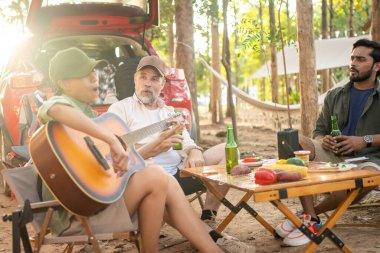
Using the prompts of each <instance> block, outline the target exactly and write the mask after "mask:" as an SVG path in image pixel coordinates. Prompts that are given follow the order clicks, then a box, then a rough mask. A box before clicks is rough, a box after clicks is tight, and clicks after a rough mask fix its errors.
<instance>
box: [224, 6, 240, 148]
mask: <svg viewBox="0 0 380 253" xmlns="http://www.w3.org/2000/svg"><path fill="white" fill-rule="evenodd" d="M228 1H229V0H223V27H224V29H223V51H222V62H223V66H224V68H225V70H226V73H227V102H228V103H229V106H230V112H231V119H232V125H233V128H234V136H235V140H236V142H239V141H238V135H237V127H236V115H235V105H234V103H233V99H232V83H231V64H230V46H229V39H228V29H227V7H228ZM228 103H227V106H228Z"/></svg>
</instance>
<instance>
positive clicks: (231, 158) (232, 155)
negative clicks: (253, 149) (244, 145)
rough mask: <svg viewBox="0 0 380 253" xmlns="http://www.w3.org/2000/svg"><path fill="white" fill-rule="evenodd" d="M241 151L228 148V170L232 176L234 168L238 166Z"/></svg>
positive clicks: (235, 148)
mask: <svg viewBox="0 0 380 253" xmlns="http://www.w3.org/2000/svg"><path fill="white" fill-rule="evenodd" d="M238 161H239V151H238V148H237V147H226V169H227V173H228V174H231V172H232V168H233V167H234V166H235V165H237V164H238Z"/></svg>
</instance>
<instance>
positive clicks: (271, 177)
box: [255, 168, 277, 185]
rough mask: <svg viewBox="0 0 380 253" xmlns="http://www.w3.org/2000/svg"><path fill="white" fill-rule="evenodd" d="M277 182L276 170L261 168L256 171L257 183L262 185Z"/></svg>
mask: <svg viewBox="0 0 380 253" xmlns="http://www.w3.org/2000/svg"><path fill="white" fill-rule="evenodd" d="M276 182H277V175H276V172H274V171H273V170H270V169H265V168H260V169H259V170H257V171H256V172H255V183H256V184H261V185H268V184H274V183H276Z"/></svg>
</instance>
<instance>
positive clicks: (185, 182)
mask: <svg viewBox="0 0 380 253" xmlns="http://www.w3.org/2000/svg"><path fill="white" fill-rule="evenodd" d="M179 173H180V170H177V172H176V173H175V174H174V175H173V176H174V177H175V179H177V181H178V183H179V185H180V186H181V188H182V190H183V192H184V193H185V195H186V196H187V195H190V194H193V193H195V192H198V191H205V190H206V187H205V186H204V185H203V184H202V182H201V181H200V180H199V179H197V178H194V177H181V176H180V175H179Z"/></svg>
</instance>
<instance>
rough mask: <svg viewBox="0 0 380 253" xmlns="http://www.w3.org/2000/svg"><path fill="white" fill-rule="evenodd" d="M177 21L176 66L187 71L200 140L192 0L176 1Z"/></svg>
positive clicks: (197, 137)
mask: <svg viewBox="0 0 380 253" xmlns="http://www.w3.org/2000/svg"><path fill="white" fill-rule="evenodd" d="M175 14H176V15H175V17H176V18H175V21H176V36H177V48H176V67H177V68H182V69H184V71H185V76H186V80H187V82H188V84H189V88H190V93H191V101H192V108H193V113H194V116H195V123H196V128H197V136H196V140H195V141H198V140H199V137H200V132H199V115H198V100H197V82H196V75H195V55H194V22H193V14H194V13H193V3H192V1H191V0H176V2H175Z"/></svg>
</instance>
